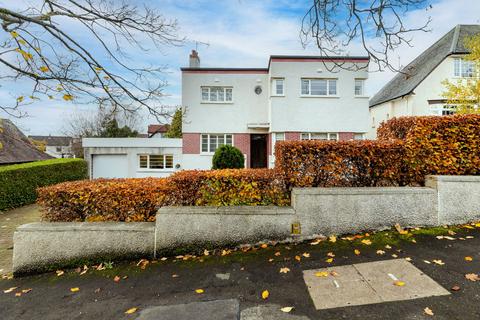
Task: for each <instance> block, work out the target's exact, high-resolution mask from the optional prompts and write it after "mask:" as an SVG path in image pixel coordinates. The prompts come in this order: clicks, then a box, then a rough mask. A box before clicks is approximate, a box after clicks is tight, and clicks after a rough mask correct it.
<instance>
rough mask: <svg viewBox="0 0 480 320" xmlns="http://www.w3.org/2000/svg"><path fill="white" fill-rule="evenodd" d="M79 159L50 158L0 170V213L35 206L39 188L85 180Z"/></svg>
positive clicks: (85, 173) (83, 166)
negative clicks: (25, 206)
mask: <svg viewBox="0 0 480 320" xmlns="http://www.w3.org/2000/svg"><path fill="white" fill-rule="evenodd" d="M87 177H88V175H87V163H86V162H85V161H84V160H82V159H52V160H45V161H36V162H29V163H23V164H14V165H9V166H2V167H0V210H6V209H11V208H16V207H20V206H23V205H26V204H30V203H34V202H35V200H36V199H37V191H36V189H37V188H38V187H43V186H48V185H52V184H56V183H60V182H63V181H72V180H81V179H86V178H87Z"/></svg>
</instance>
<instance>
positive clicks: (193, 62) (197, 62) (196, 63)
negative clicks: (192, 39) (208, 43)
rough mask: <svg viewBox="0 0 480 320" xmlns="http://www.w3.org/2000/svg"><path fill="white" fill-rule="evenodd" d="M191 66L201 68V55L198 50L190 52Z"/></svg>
mask: <svg viewBox="0 0 480 320" xmlns="http://www.w3.org/2000/svg"><path fill="white" fill-rule="evenodd" d="M189 67H190V68H200V57H199V56H198V52H197V51H196V50H192V53H190V60H189Z"/></svg>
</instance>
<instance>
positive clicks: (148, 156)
mask: <svg viewBox="0 0 480 320" xmlns="http://www.w3.org/2000/svg"><path fill="white" fill-rule="evenodd" d="M151 156H163V168H151V167H150V157H151ZM141 157H147V167H146V168H144V167H141V165H140V159H141ZM167 157H172V166H171V167H167ZM137 158H138V170H142V171H165V170H168V171H170V170H173V169H174V167H175V165H174V163H173V162H174V159H175V158H174V156H173V154H169V153H166V154H156V153H155V154H147V153H142V154H138V157H137Z"/></svg>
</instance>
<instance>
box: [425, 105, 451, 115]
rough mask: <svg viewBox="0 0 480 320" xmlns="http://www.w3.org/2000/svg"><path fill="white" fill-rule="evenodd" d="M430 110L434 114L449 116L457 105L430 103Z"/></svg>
mask: <svg viewBox="0 0 480 320" xmlns="http://www.w3.org/2000/svg"><path fill="white" fill-rule="evenodd" d="M431 110H432V113H433V114H434V115H437V116H449V115H452V114H455V113H456V111H457V107H456V106H452V105H432V106H431Z"/></svg>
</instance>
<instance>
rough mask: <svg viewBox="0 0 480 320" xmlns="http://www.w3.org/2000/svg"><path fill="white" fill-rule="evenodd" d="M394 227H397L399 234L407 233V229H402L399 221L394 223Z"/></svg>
mask: <svg viewBox="0 0 480 320" xmlns="http://www.w3.org/2000/svg"><path fill="white" fill-rule="evenodd" d="M395 229H397V232H398V233H400V234H408V231H407V230H403V229H402V227H401V226H400V224H399V223H395Z"/></svg>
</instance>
